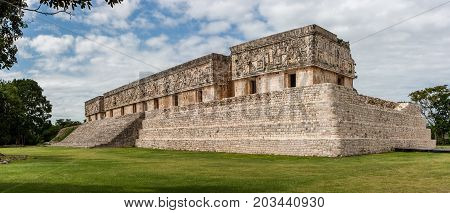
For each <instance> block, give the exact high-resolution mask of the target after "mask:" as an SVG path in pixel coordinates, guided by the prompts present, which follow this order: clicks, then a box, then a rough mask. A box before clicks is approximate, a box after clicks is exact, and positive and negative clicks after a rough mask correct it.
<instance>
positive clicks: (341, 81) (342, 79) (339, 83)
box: [338, 76, 344, 86]
mask: <svg viewBox="0 0 450 213" xmlns="http://www.w3.org/2000/svg"><path fill="white" fill-rule="evenodd" d="M338 85H341V86H344V77H342V76H338Z"/></svg>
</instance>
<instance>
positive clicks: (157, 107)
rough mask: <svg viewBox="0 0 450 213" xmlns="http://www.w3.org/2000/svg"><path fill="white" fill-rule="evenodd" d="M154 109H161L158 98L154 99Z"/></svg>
mask: <svg viewBox="0 0 450 213" xmlns="http://www.w3.org/2000/svg"><path fill="white" fill-rule="evenodd" d="M153 109H159V100H158V99H157V98H155V99H153Z"/></svg>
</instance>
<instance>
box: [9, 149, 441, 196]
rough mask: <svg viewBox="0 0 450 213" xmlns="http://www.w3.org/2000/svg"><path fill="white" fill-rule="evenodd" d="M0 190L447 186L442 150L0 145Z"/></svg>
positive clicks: (332, 189)
mask: <svg viewBox="0 0 450 213" xmlns="http://www.w3.org/2000/svg"><path fill="white" fill-rule="evenodd" d="M0 152H1V153H4V154H18V155H19V154H20V155H28V156H29V157H28V159H27V160H22V161H14V162H12V163H10V164H5V165H0V192H450V154H448V153H385V154H374V155H364V156H355V157H344V158H319V157H289V156H272V155H245V154H225V153H206V152H183V151H162V150H151V149H139V148H101V149H100V148H99V149H77V148H60V147H25V148H0Z"/></svg>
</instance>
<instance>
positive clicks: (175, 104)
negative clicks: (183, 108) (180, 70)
mask: <svg viewBox="0 0 450 213" xmlns="http://www.w3.org/2000/svg"><path fill="white" fill-rule="evenodd" d="M173 105H174V106H178V94H175V95H173Z"/></svg>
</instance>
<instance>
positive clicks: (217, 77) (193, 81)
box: [104, 53, 231, 110]
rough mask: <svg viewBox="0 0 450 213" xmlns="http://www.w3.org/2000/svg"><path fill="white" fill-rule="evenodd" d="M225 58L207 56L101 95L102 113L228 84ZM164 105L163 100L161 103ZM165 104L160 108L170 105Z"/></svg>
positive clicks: (221, 56)
mask: <svg viewBox="0 0 450 213" xmlns="http://www.w3.org/2000/svg"><path fill="white" fill-rule="evenodd" d="M229 64H230V62H229V57H228V56H224V55H219V54H214V53H213V54H210V55H207V56H204V57H201V58H198V59H195V60H192V61H189V62H186V63H184V64H181V65H178V66H175V67H172V68H170V69H168V70H165V71H162V72H159V73H156V74H153V75H151V76H148V77H146V78H143V79H140V80H138V81H135V82H132V83H130V84H127V85H125V86H122V87H120V88H117V89H115V90H112V91H110V92H107V93H105V94H104V102H105V110H111V109H115V108H118V107H122V106H127V105H130V104H134V103H141V102H143V101H148V100H151V99H155V98H161V97H168V96H170V95H173V94H177V93H182V92H186V91H191V90H195V89H199V88H203V87H207V86H214V85H227V84H228V83H229V82H230V81H231V75H230V74H229V66H230V65H229ZM163 102H164V101H163ZM171 105H172V104H170V103H168V102H164V103H162V106H163V107H168V106H171Z"/></svg>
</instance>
